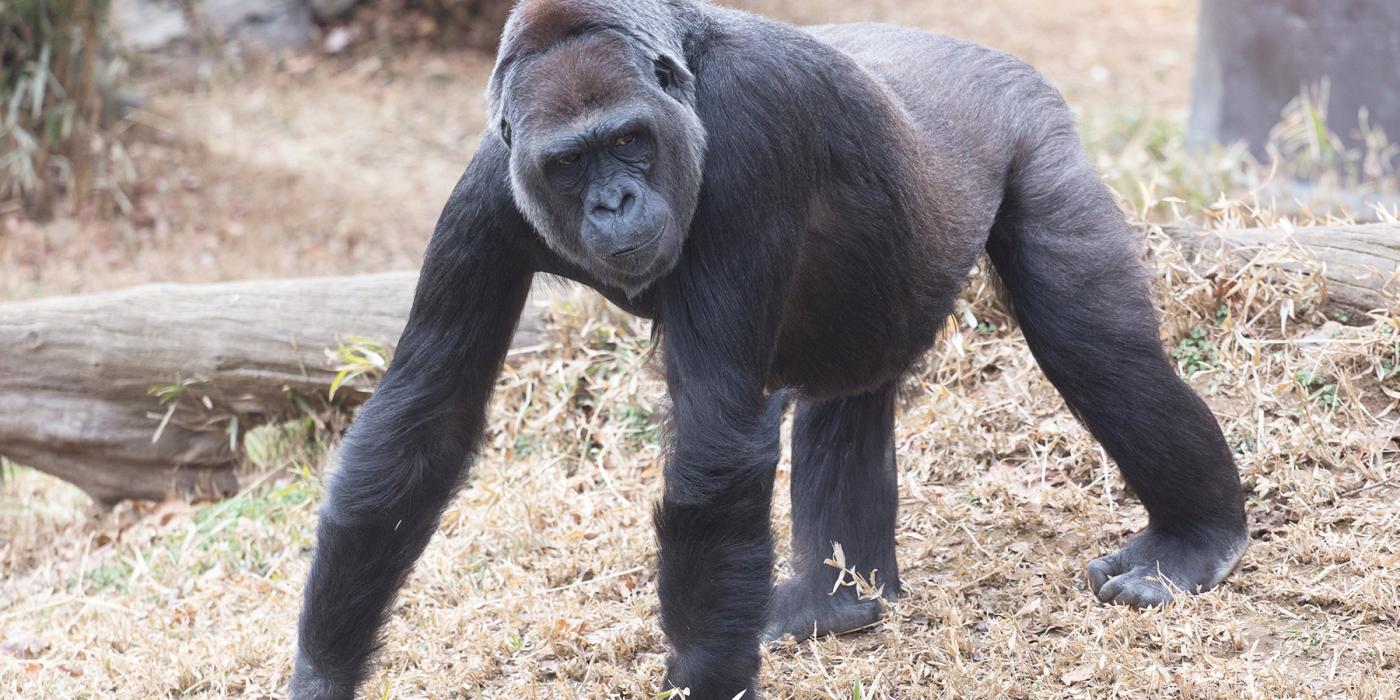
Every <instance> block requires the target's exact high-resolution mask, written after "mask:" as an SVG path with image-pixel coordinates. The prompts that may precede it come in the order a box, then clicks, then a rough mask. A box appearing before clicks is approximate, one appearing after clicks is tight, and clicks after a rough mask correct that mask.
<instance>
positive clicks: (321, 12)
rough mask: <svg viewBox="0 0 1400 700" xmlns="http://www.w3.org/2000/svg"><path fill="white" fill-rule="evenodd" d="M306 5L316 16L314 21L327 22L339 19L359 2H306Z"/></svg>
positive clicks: (315, 0)
mask: <svg viewBox="0 0 1400 700" xmlns="http://www.w3.org/2000/svg"><path fill="white" fill-rule="evenodd" d="M306 4H308V5H310V6H311V12H312V13H314V14H315V15H316V19H318V20H321V21H322V22H329V21H330V20H333V19H339V18H340V17H341V16H342V15H344V14H345V13H347V12H349V11H350V10H352V9H354V8H355V6H356V5H358V4H360V2H359V0H306Z"/></svg>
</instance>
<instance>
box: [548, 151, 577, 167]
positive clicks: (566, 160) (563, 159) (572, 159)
mask: <svg viewBox="0 0 1400 700" xmlns="http://www.w3.org/2000/svg"><path fill="white" fill-rule="evenodd" d="M578 157H579V156H578V154H577V153H565V154H564V155H562V156H559V157H558V158H555V159H554V160H556V161H558V162H559V164H560V165H573V164H574V163H577V162H578Z"/></svg>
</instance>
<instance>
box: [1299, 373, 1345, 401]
mask: <svg viewBox="0 0 1400 700" xmlns="http://www.w3.org/2000/svg"><path fill="white" fill-rule="evenodd" d="M1293 381H1294V382H1296V383H1297V384H1298V387H1299V388H1300V389H1302V390H1303V393H1304V394H1306V395H1307V397H1308V399H1309V400H1311V401H1317V402H1318V403H1321V404H1323V405H1325V406H1336V405H1337V402H1338V398H1337V383H1336V382H1334V381H1329V380H1328V378H1327V377H1325V376H1323V375H1322V374H1319V373H1317V372H1314V371H1312V370H1309V369H1305V370H1302V371H1300V372H1298V374H1297V375H1295V376H1294V377H1293Z"/></svg>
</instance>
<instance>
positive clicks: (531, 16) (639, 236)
mask: <svg viewBox="0 0 1400 700" xmlns="http://www.w3.org/2000/svg"><path fill="white" fill-rule="evenodd" d="M586 5H587V3H586V2H585V3H577V2H573V3H567V4H566V3H560V2H543V1H534V2H530V1H527V2H524V3H521V5H520V6H518V7H517V8H516V12H515V15H514V16H513V17H512V20H511V22H510V24H508V25H507V28H506V34H505V37H504V39H503V41H502V46H501V55H500V57H499V58H498V60H497V67H496V72H495V74H494V75H493V76H492V88H491V98H492V99H491V101H492V105H491V106H492V114H493V116H495V118H496V127H497V128H498V130H499V133H500V137H501V138H502V139H503V140H504V141H505V142H506V144H507V145H508V146H509V147H510V151H511V155H510V180H511V189H512V192H513V194H514V197H515V201H516V204H517V205H518V206H519V208H520V210H521V211H522V212H523V213H524V214H525V216H526V218H528V219H529V220H530V223H531V224H533V225H534V227H535V229H536V230H538V231H539V234H540V235H541V236H542V237H543V238H544V240H545V242H546V243H547V244H548V245H549V246H550V247H551V248H553V249H554V250H555V251H556V252H558V253H559V254H560V255H562V256H564V257H565V258H567V259H569V260H571V261H572V262H574V263H575V264H577V265H579V266H580V267H583V268H585V269H588V270H589V271H591V272H592V273H593V274H594V275H596V276H597V277H598V278H599V279H601V280H602V281H604V282H606V283H608V284H611V285H614V286H616V287H618V288H619V289H621V290H623V291H624V292H626V293H627V294H629V295H635V294H637V293H639V292H641V291H642V290H644V289H646V288H647V287H648V286H649V285H651V284H652V283H653V282H655V281H656V280H657V279H658V278H660V277H661V276H663V275H665V274H666V273H667V272H669V271H670V270H671V269H672V268H673V267H674V266H675V264H676V260H677V259H678V258H679V256H680V251H681V247H682V245H683V244H684V242H685V236H686V231H687V230H688V229H689V228H690V221H691V218H692V216H693V215H694V213H695V206H696V200H697V198H698V196H699V193H700V181H701V174H702V172H701V169H702V162H703V159H704V152H705V131H704V128H703V127H702V126H701V124H700V120H699V118H698V117H697V116H696V113H695V108H694V96H695V86H694V77H693V76H692V75H691V74H690V71H689V70H687V69H686V67H685V64H684V62H683V61H682V60H681V59H680V56H681V53H680V47H679V45H678V42H676V44H675V45H672V46H667V45H665V44H666V43H667V42H666V41H665V40H664V38H663V39H662V40H660V41H658V39H657V37H656V36H654V35H651V34H650V33H648V32H645V31H629V29H630V30H636V29H639V28H638V27H627V26H611V27H599V26H593V25H588V24H579V22H581V21H583V19H584V18H585V17H586V15H587V9H588V8H587V7H586ZM642 29H644V28H642Z"/></svg>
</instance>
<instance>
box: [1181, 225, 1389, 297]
mask: <svg viewBox="0 0 1400 700" xmlns="http://www.w3.org/2000/svg"><path fill="white" fill-rule="evenodd" d="M1163 230H1164V231H1165V232H1166V234H1167V235H1168V236H1169V237H1171V239H1172V240H1173V241H1175V242H1176V244H1177V245H1178V246H1180V247H1181V248H1182V249H1183V250H1184V251H1186V252H1188V253H1192V252H1205V251H1208V250H1219V249H1220V248H1221V247H1222V246H1223V247H1225V248H1228V249H1232V250H1235V251H1237V252H1238V253H1239V254H1240V255H1241V256H1244V257H1248V256H1249V255H1251V254H1252V253H1251V251H1256V250H1258V249H1259V248H1262V247H1264V246H1269V245H1285V246H1287V245H1293V246H1298V247H1300V248H1302V249H1303V250H1305V251H1307V253H1308V254H1310V255H1312V256H1313V257H1314V258H1316V259H1317V261H1318V262H1319V263H1321V264H1322V268H1323V277H1324V278H1325V279H1326V281H1327V303H1326V306H1327V308H1328V309H1329V310H1331V311H1335V312H1340V313H1347V314H1364V313H1365V312H1367V311H1373V310H1375V309H1388V308H1391V307H1392V305H1394V304H1395V303H1396V302H1397V300H1400V225H1396V224H1365V225H1354V226H1307V227H1303V228H1297V229H1293V230H1292V231H1283V230H1280V229H1267V228H1247V229H1235V230H1230V231H1202V230H1200V229H1197V228H1194V227H1191V226H1168V227H1165V228H1164V229H1163Z"/></svg>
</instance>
